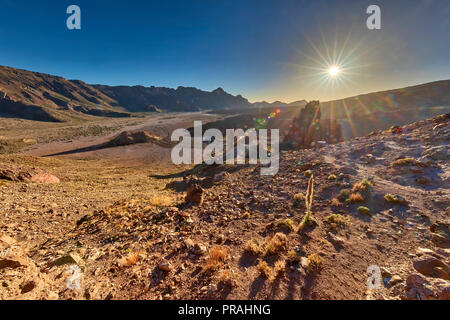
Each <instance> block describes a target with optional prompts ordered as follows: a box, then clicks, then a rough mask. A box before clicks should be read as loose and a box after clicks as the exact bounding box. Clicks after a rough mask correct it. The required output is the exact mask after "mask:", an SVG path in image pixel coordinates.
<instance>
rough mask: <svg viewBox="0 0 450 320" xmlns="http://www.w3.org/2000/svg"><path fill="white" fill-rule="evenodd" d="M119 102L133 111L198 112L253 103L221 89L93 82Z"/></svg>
mask: <svg viewBox="0 0 450 320" xmlns="http://www.w3.org/2000/svg"><path fill="white" fill-rule="evenodd" d="M93 87H94V88H96V89H97V90H99V91H101V92H103V93H104V94H106V95H107V96H108V97H110V98H112V99H114V100H115V101H117V103H118V105H120V106H122V107H124V108H125V109H127V110H128V111H130V112H139V111H154V108H155V107H156V108H158V109H161V110H164V111H199V110H206V109H225V108H232V107H235V108H249V107H251V106H252V105H251V103H250V102H248V100H247V99H245V98H243V97H242V96H241V95H237V96H233V95H231V94H229V93H227V92H225V91H224V90H223V89H222V88H217V89H215V90H213V91H211V92H208V91H203V90H199V89H197V88H192V87H181V86H180V87H178V88H177V89H171V88H164V87H154V86H151V87H143V86H133V87H130V86H117V87H111V86H105V85H93Z"/></svg>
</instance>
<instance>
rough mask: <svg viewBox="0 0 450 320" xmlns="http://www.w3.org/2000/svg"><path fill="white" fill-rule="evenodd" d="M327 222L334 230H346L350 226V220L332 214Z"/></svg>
mask: <svg viewBox="0 0 450 320" xmlns="http://www.w3.org/2000/svg"><path fill="white" fill-rule="evenodd" d="M326 221H327V223H328V224H329V225H330V227H331V228H332V229H338V228H346V227H348V225H349V224H350V220H349V219H348V218H347V217H345V216H343V215H341V214H331V215H329V216H328V217H327V218H326Z"/></svg>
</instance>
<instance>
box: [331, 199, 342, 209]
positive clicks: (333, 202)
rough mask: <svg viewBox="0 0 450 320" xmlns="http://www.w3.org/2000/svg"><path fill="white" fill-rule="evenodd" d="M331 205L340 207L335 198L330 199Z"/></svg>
mask: <svg viewBox="0 0 450 320" xmlns="http://www.w3.org/2000/svg"><path fill="white" fill-rule="evenodd" d="M331 205H332V206H335V207H339V206H340V205H341V202H340V201H339V200H338V199H337V198H333V199H331Z"/></svg>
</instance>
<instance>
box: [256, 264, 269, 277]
mask: <svg viewBox="0 0 450 320" xmlns="http://www.w3.org/2000/svg"><path fill="white" fill-rule="evenodd" d="M256 268H257V269H258V271H259V273H260V274H261V276H263V277H265V278H267V279H271V278H272V269H271V268H270V267H269V265H268V264H267V262H265V261H260V262H259V263H258V265H257V266H256Z"/></svg>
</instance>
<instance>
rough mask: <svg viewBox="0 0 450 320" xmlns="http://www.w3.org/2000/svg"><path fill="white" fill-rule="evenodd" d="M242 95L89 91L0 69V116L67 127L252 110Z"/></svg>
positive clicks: (102, 87)
mask: <svg viewBox="0 0 450 320" xmlns="http://www.w3.org/2000/svg"><path fill="white" fill-rule="evenodd" d="M250 107H252V104H251V103H250V102H248V100H247V99H245V98H243V97H242V96H241V95H237V96H233V95H231V94H229V93H227V92H225V91H224V90H223V89H222V88H217V89H216V90H213V91H211V92H208V91H203V90H199V89H196V88H189V87H178V88H177V89H171V88H164V87H154V86H151V87H143V86H106V85H89V84H87V83H85V82H83V81H80V80H66V79H64V78H62V77H57V76H52V75H48V74H43V73H39V72H31V71H26V70H20V69H15V68H11V67H3V66H0V116H10V117H18V118H24V119H32V120H42V121H64V120H68V119H71V118H86V117H91V116H111V117H129V116H131V113H133V112H160V111H199V110H205V109H226V108H239V109H242V108H250Z"/></svg>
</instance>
